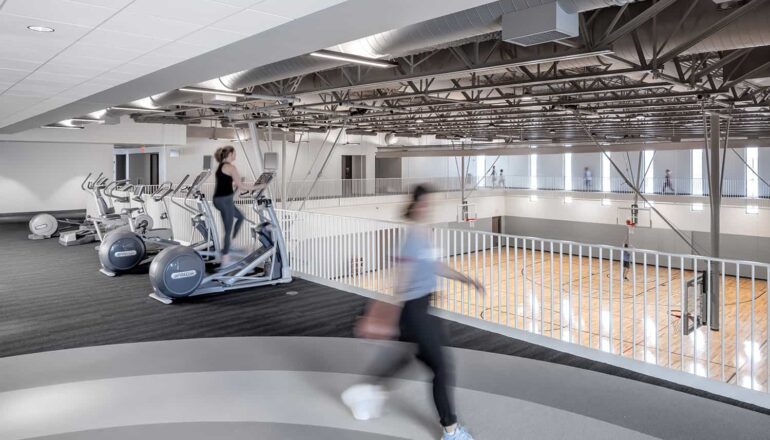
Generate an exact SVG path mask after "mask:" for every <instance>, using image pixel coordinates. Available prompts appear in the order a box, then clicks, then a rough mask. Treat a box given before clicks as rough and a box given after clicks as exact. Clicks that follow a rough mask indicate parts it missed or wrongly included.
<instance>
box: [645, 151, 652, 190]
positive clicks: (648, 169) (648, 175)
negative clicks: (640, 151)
mask: <svg viewBox="0 0 770 440" xmlns="http://www.w3.org/2000/svg"><path fill="white" fill-rule="evenodd" d="M653 157H655V152H654V151H652V150H644V173H645V174H644V192H645V193H647V194H652V193H654V192H655V173H654V171H653V169H652V158H653Z"/></svg>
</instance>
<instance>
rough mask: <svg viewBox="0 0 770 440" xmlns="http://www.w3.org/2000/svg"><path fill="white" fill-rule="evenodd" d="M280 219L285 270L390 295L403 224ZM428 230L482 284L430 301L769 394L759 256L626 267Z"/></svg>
mask: <svg viewBox="0 0 770 440" xmlns="http://www.w3.org/2000/svg"><path fill="white" fill-rule="evenodd" d="M278 215H279V219H280V222H281V224H282V227H283V230H284V233H285V236H286V242H287V245H288V246H289V255H290V263H291V266H292V269H293V270H294V271H296V272H297V273H299V274H307V275H311V276H313V277H318V278H322V279H324V280H328V281H330V282H333V283H339V284H340V285H348V286H353V287H356V288H360V289H366V290H370V291H373V292H378V293H383V294H393V290H394V279H395V277H396V276H397V275H396V271H397V264H396V256H397V255H398V251H399V249H400V247H401V245H402V244H403V242H404V240H405V239H406V226H405V225H404V224H401V223H394V222H384V221H377V220H368V219H360V218H352V217H340V216H333V215H327V214H320V213H313V212H304V211H303V212H297V211H283V210H279V212H278ZM433 238H434V246H435V247H436V248H437V249H438V252H439V255H440V256H441V260H442V261H443V262H445V263H447V264H448V265H450V266H452V267H454V268H455V269H456V270H458V271H460V272H462V273H464V274H466V275H469V276H471V277H473V278H475V279H477V280H479V281H481V282H482V283H483V284H484V286H485V288H486V291H487V294H486V296H483V295H481V294H480V293H479V292H477V291H475V290H474V289H472V288H468V287H467V286H465V285H463V284H461V283H458V282H454V281H450V280H444V281H442V282H441V285H440V288H439V291H438V292H437V294H436V296H435V299H434V306H436V307H439V308H442V309H444V310H447V311H449V312H452V313H457V314H461V315H464V316H467V317H471V318H473V319H478V320H483V321H486V322H488V323H493V324H494V325H500V326H505V327H511V328H515V329H519V330H524V331H527V332H532V333H535V334H538V335H543V336H548V337H551V338H557V339H560V340H561V341H564V342H566V343H571V344H577V345H580V346H583V347H588V348H591V349H595V350H601V351H603V352H606V353H611V354H614V355H617V356H622V357H624V358H630V359H635V360H638V361H644V362H648V363H652V364H656V365H659V366H663V367H668V368H672V369H676V370H680V371H684V372H688V373H691V374H694V375H697V376H701V377H705V378H710V379H713V380H717V381H721V382H724V383H729V384H737V385H739V386H742V387H746V388H752V389H754V390H760V391H764V392H767V391H768V374H769V372H770V368H769V367H770V364H769V362H770V358H769V357H768V345H770V336H769V335H768V314H769V313H770V305H768V301H767V295H766V292H767V282H766V279H767V274H768V270H770V265H768V264H763V263H756V262H748V261H735V260H727V259H717V258H709V257H702V256H695V255H679V254H671V253H665V252H656V251H648V250H639V249H634V250H631V251H629V252H628V254H627V255H628V257H627V259H628V260H629V262H628V266H629V269H628V270H627V273H624V270H623V261H624V250H623V248H619V247H614V246H604V245H591V244H583V243H574V242H568V241H560V240H546V239H542V238H535V237H520V236H514V235H502V234H493V233H488V232H481V231H476V230H460V229H447V228H433ZM712 274H716V276H715V277H712V276H711V275H712ZM624 275H625V276H624ZM712 284H715V285H714V286H712ZM701 286H702V288H701ZM701 291H702V293H699V292H701ZM719 292H721V294H719ZM712 299H714V301H715V302H714V304H712ZM685 308H686V310H685V311H684V312H683V309H685ZM709 310H713V311H714V312H713V313H711V312H709ZM682 316H684V319H682ZM696 320H702V322H699V325H694V321H696ZM717 321H718V322H717ZM683 323H684V324H685V325H683ZM711 327H715V329H714V330H709V329H710V328H711Z"/></svg>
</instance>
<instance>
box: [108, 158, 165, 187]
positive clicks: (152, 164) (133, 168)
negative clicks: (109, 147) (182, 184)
mask: <svg viewBox="0 0 770 440" xmlns="http://www.w3.org/2000/svg"><path fill="white" fill-rule="evenodd" d="M115 179H117V180H124V179H125V180H128V181H130V182H131V183H133V184H134V185H158V184H159V183H160V154H159V153H127V154H116V155H115Z"/></svg>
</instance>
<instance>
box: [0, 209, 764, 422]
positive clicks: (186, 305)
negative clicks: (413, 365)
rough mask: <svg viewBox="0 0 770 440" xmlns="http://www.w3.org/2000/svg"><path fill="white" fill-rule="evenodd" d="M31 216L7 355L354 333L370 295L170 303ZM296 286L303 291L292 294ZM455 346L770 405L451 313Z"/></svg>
mask: <svg viewBox="0 0 770 440" xmlns="http://www.w3.org/2000/svg"><path fill="white" fill-rule="evenodd" d="M27 232H28V231H27V225H26V224H13V223H6V224H0V262H2V263H0V357H5V356H15V355H22V354H27V353H36V352H42V351H50V350H61V349H67V348H77V347H88V346H96V345H106V344H120V343H130V342H146V341H159V340H173V339H189V338H216V337H232V336H316V337H353V324H354V322H355V320H356V318H357V317H358V316H360V314H361V313H362V311H363V308H364V306H365V304H366V302H367V299H366V298H363V297H360V296H358V295H355V294H351V293H347V292H342V291H339V290H335V289H332V288H329V287H326V286H321V285H318V284H315V283H311V282H308V281H305V280H301V279H296V280H295V281H294V282H292V283H291V284H286V285H279V286H274V287H272V286H271V287H262V288H258V289H251V290H244V291H238V292H230V293H226V294H220V295H207V296H201V297H197V298H191V299H188V300H184V301H176V302H175V303H174V304H173V305H171V306H166V305H163V304H160V303H159V302H157V301H155V300H153V299H151V298H149V296H148V294H149V293H150V292H151V290H152V288H151V287H150V282H149V279H148V276H147V268H146V267H145V268H140V269H139V270H137V271H136V273H134V274H129V275H123V276H119V277H115V278H110V277H107V276H104V275H102V274H101V273H100V272H99V271H98V269H99V262H98V257H97V254H96V251H95V250H94V246H93V244H87V245H82V246H73V247H64V246H61V245H59V244H58V241H57V240H56V239H50V240H41V241H32V240H28V239H27V238H26V237H27ZM287 291H297V292H299V293H298V295H293V296H290V295H286V292H287ZM446 324H447V326H448V328H449V332H450V335H451V345H452V346H455V347H459V348H466V349H471V350H481V351H487V352H492V353H498V354H504V355H512V356H520V357H525V358H530V359H537V360H542V361H547V362H554V363H558V364H562V365H568V366H572V367H576V368H583V369H588V370H593V371H597V372H602V373H606V374H611V375H615V376H619V377H624V378H628V379H633V380H638V381H642V382H646V383H650V384H654V385H659V386H663V387H666V388H670V389H674V390H678V391H682V392H686V393H689V394H693V395H698V396H702V397H706V398H710V399H714V400H718V401H721V402H725V403H729V404H732V405H736V406H740V407H743V408H747V409H751V410H753V411H758V412H762V413H765V414H770V410H767V409H764V408H760V407H756V406H753V405H748V404H745V403H743V402H737V401H734V400H731V399H727V398H723V397H720V396H715V395H712V394H710V393H706V392H703V391H700V390H696V389H693V388H689V387H684V386H681V385H678V384H674V383H671V382H667V381H663V380H660V379H656V378H653V377H649V376H645V375H642V374H639V373H635V372H633V371H629V370H625V369H622V368H618V367H614V366H611V365H607V364H602V363H598V362H595V361H592V360H588V359H585V358H581V357H578V356H574V355H571V354H567V353H562V352H559V351H556V350H553V349H549V348H545V347H541V346H538V345H534V344H531V343H528V342H523V341H519V340H516V339H512V338H509V337H505V336H502V335H498V334H495V333H490V332H487V331H483V330H479V329H476V328H473V327H469V326H466V325H462V324H458V323H455V322H451V321H447V322H446Z"/></svg>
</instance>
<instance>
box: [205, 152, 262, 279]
mask: <svg viewBox="0 0 770 440" xmlns="http://www.w3.org/2000/svg"><path fill="white" fill-rule="evenodd" d="M214 159H216V160H217V162H219V166H218V167H217V171H216V173H215V174H214V176H215V178H216V184H215V187H214V207H216V208H217V210H218V211H219V213H220V214H221V215H222V224H223V225H224V234H223V235H224V243H223V244H222V266H227V265H229V264H230V263H232V262H233V259H232V258H231V256H230V247H231V243H232V240H233V239H234V238H235V237H237V236H238V232H239V231H240V229H241V225H242V224H243V220H244V217H243V213H242V212H241V211H240V210H239V209H238V208H237V207H236V206H235V200H234V197H235V190H236V189H237V190H240V191H251V190H253V189H254V186H253V185H248V184H245V183H243V182H241V175H240V173H238V168H236V166H235V164H234V163H233V162H235V148H233V146H232V145H226V146H224V147H219V148H217V151H216V152H214ZM233 222H235V224H233Z"/></svg>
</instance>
